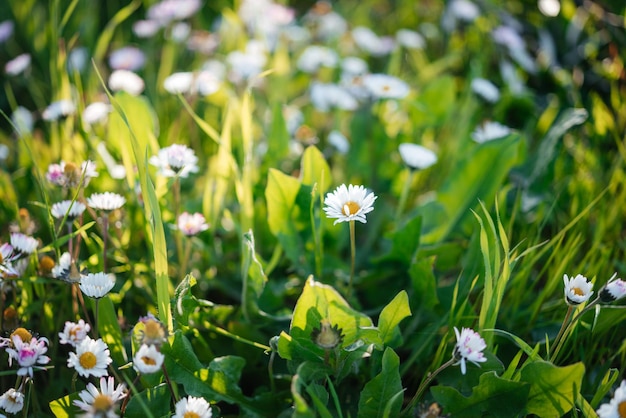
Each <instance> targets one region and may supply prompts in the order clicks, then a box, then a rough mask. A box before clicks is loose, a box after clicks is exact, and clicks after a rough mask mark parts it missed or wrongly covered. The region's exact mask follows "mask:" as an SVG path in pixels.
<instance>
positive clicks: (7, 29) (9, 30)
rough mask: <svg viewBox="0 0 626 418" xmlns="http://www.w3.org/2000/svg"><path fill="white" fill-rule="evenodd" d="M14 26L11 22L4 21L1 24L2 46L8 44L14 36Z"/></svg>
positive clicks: (0, 36) (0, 41) (0, 40)
mask: <svg viewBox="0 0 626 418" xmlns="http://www.w3.org/2000/svg"><path fill="white" fill-rule="evenodd" d="M14 26H15V25H14V24H13V22H12V21H10V20H4V21H2V22H1V23H0V44H2V43H4V42H6V41H7V39H9V38H10V37H11V35H13V28H14Z"/></svg>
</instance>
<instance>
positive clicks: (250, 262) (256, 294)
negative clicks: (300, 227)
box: [241, 230, 267, 319]
mask: <svg viewBox="0 0 626 418" xmlns="http://www.w3.org/2000/svg"><path fill="white" fill-rule="evenodd" d="M243 240H244V243H245V245H246V251H245V253H244V255H243V257H244V261H243V272H244V274H245V275H246V277H244V280H243V296H242V303H241V308H242V310H243V314H244V317H246V318H247V319H250V314H258V313H259V311H260V310H259V305H258V300H259V298H260V297H261V294H262V293H263V289H264V288H265V283H267V277H266V276H265V272H264V271H263V266H262V265H261V263H260V262H259V260H258V259H257V257H256V251H255V249H254V234H253V233H252V231H251V230H250V231H248V232H247V233H246V234H244V236H243Z"/></svg>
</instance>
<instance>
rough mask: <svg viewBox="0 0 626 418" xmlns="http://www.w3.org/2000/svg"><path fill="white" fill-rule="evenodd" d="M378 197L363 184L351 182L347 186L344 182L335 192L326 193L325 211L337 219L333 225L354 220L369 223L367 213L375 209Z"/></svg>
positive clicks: (327, 214) (330, 216)
mask: <svg viewBox="0 0 626 418" xmlns="http://www.w3.org/2000/svg"><path fill="white" fill-rule="evenodd" d="M377 197H378V196H376V195H374V193H372V192H370V193H368V192H367V189H366V188H365V187H363V186H354V185H352V184H350V185H348V187H346V185H345V184H342V185H341V186H339V187H337V189H336V190H335V191H334V192H332V193H328V194H326V198H325V199H324V205H325V206H324V212H326V216H328V217H329V218H335V219H337V220H336V221H335V223H334V224H333V225H336V224H338V223H339V222H349V221H354V220H356V221H359V222H362V223H367V220H366V219H365V215H366V214H367V213H370V212H371V211H373V210H374V200H376V198H377Z"/></svg>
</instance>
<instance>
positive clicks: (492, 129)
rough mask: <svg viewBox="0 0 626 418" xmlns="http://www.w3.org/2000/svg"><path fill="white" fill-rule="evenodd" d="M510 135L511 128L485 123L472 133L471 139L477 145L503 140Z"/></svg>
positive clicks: (494, 123) (496, 123) (495, 123)
mask: <svg viewBox="0 0 626 418" xmlns="http://www.w3.org/2000/svg"><path fill="white" fill-rule="evenodd" d="M510 133H511V128H509V127H508V126H506V125H502V124H501V123H498V122H490V121H488V122H485V123H484V124H482V125H480V126H478V127H476V129H474V132H472V139H473V140H474V141H475V142H478V143H479V144H482V143H483V142H489V141H493V140H494V139H498V138H504V137H505V136H507V135H508V134H510Z"/></svg>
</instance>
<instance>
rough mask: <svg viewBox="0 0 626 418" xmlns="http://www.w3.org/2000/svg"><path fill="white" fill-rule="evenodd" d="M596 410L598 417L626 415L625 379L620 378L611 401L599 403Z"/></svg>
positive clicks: (606, 417) (611, 417)
mask: <svg viewBox="0 0 626 418" xmlns="http://www.w3.org/2000/svg"><path fill="white" fill-rule="evenodd" d="M596 412H597V413H598V416H599V417H600V418H623V417H625V416H626V380H622V383H621V384H620V385H619V387H618V388H617V389H616V390H615V394H614V395H613V398H612V399H611V401H610V402H609V403H605V404H602V405H600V408H599V409H598V410H597V411H596Z"/></svg>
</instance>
